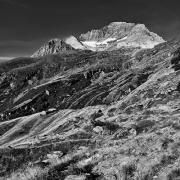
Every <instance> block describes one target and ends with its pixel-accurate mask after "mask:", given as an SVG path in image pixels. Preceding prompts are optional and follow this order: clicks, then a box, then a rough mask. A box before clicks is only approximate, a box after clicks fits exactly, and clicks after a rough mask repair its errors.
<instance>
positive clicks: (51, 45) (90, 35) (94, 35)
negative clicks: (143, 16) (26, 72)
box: [32, 22, 165, 57]
mask: <svg viewBox="0 0 180 180" xmlns="http://www.w3.org/2000/svg"><path fill="white" fill-rule="evenodd" d="M163 42H165V41H164V40H163V38H161V37H160V36H158V35H157V34H155V33H153V32H150V31H149V30H148V28H147V27H146V26H145V25H144V24H135V23H127V22H112V23H110V24H109V25H107V26H104V27H102V28H100V29H94V30H91V31H88V32H87V33H85V34H81V35H80V36H79V37H77V38H76V37H75V36H69V37H67V38H65V39H64V40H61V39H51V40H50V41H48V42H47V43H46V44H45V45H44V46H42V47H41V48H40V49H39V50H38V51H37V52H36V53H35V54H34V55H33V56H32V57H38V56H44V55H47V54H56V53H59V52H62V51H68V50H74V49H80V50H85V49H87V50H91V51H111V50H116V49H119V48H122V47H125V48H126V47H128V48H129V47H130V48H147V49H148V48H153V47H154V46H156V45H158V44H160V43H163Z"/></svg>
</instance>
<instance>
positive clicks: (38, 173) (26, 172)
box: [4, 166, 48, 180]
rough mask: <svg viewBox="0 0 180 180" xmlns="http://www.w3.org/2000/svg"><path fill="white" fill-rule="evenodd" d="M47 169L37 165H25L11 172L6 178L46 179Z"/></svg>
mask: <svg viewBox="0 0 180 180" xmlns="http://www.w3.org/2000/svg"><path fill="white" fill-rule="evenodd" d="M47 172H48V171H47V169H42V168H41V167H39V166H34V167H27V168H26V169H20V170H18V171H17V172H14V173H12V174H11V175H10V176H9V177H6V178H4V179H7V180H45V179H47Z"/></svg>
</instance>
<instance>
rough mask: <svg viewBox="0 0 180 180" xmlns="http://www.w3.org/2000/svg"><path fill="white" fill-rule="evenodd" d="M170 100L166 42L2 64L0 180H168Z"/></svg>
mask: <svg viewBox="0 0 180 180" xmlns="http://www.w3.org/2000/svg"><path fill="white" fill-rule="evenodd" d="M118 36H119V35H118ZM83 37H84V36H83ZM91 38H92V37H91ZM93 38H94V36H93ZM69 42H71V43H72V42H73V44H76V43H75V42H76V41H75V39H74V38H72V39H71V40H69ZM76 45H77V44H76ZM78 46H80V44H78ZM179 98H180V45H179V43H178V42H176V41H170V42H164V43H160V44H158V45H156V46H155V47H153V48H149V49H147V48H139V47H121V48H118V49H114V50H112V49H111V50H106V51H91V50H87V49H84V50H82V49H81V50H79V49H66V50H63V51H60V52H58V53H55V54H54V53H50V54H47V55H45V56H37V57H31V58H18V59H14V60H10V61H8V62H3V63H2V64H1V66H0V117H1V119H0V157H1V158H0V177H1V179H9V180H27V179H29V180H30V179H31V180H116V179H117V180H177V179H179V178H180V168H179V164H180V151H179V138H180V134H179V128H180V124H179V117H180V109H179V105H180V101H179Z"/></svg>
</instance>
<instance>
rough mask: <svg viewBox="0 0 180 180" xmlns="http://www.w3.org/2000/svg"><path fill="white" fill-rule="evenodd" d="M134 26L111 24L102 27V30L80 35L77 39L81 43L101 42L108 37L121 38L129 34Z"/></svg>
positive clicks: (123, 23) (122, 23)
mask: <svg viewBox="0 0 180 180" xmlns="http://www.w3.org/2000/svg"><path fill="white" fill-rule="evenodd" d="M134 26H135V24H134V23H126V22H113V23H110V24H109V25H108V26H105V27H103V28H102V29H99V30H92V31H89V32H87V33H85V34H82V35H80V37H79V39H80V40H81V41H93V40H94V41H102V40H104V39H107V38H109V37H111V38H116V39H117V38H123V37H125V36H127V35H128V34H129V32H130V31H131V30H132V28H133V27H134Z"/></svg>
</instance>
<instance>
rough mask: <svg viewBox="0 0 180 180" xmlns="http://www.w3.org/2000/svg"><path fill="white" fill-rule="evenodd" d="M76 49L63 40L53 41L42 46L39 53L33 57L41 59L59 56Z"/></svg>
mask: <svg viewBox="0 0 180 180" xmlns="http://www.w3.org/2000/svg"><path fill="white" fill-rule="evenodd" d="M73 49H74V48H73V47H72V46H71V45H69V44H67V43H66V42H65V41H63V40H61V39H52V40H50V41H49V42H47V43H46V44H45V45H44V46H42V47H41V48H40V49H39V50H38V51H37V52H35V53H34V54H33V55H32V57H41V56H45V55H48V54H57V53H60V52H64V51H70V50H73Z"/></svg>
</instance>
